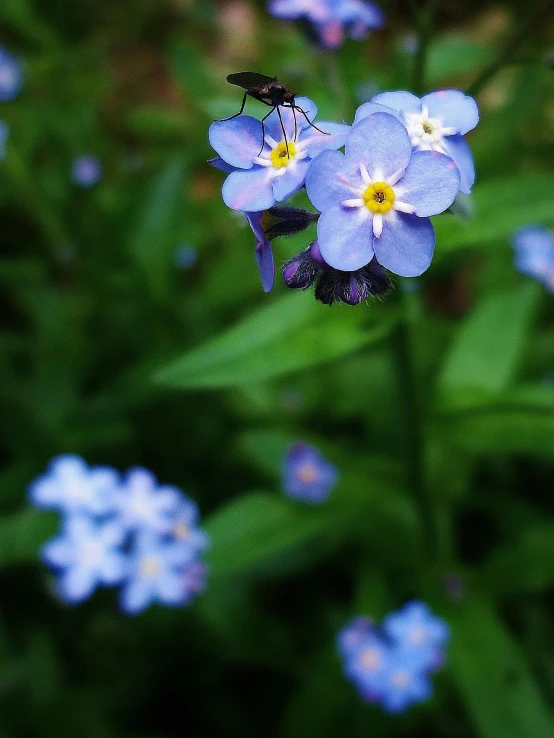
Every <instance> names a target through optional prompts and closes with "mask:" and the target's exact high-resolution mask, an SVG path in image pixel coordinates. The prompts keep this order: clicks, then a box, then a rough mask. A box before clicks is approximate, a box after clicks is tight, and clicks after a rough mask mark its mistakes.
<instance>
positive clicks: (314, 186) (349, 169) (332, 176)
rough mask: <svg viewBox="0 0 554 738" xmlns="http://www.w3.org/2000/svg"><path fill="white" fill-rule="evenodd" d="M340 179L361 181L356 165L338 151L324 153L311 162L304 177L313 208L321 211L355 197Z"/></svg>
mask: <svg viewBox="0 0 554 738" xmlns="http://www.w3.org/2000/svg"><path fill="white" fill-rule="evenodd" d="M341 177H344V178H345V179H347V180H349V181H355V182H359V181H361V179H360V170H359V166H358V163H357V162H352V161H349V160H348V159H347V158H346V157H345V156H344V154H341V153H340V152H339V151H324V152H323V153H321V154H319V155H318V156H317V157H316V158H315V159H314V160H313V161H312V162H311V164H310V168H309V169H308V174H307V175H306V190H307V192H308V197H309V198H310V200H311V202H312V205H313V206H314V207H316V208H317V209H318V210H322V211H323V210H327V208H330V207H333V206H335V205H338V204H339V203H340V202H342V201H343V200H348V199H351V198H353V197H356V193H354V192H353V191H352V190H351V189H350V188H349V187H348V186H347V184H345V182H343V181H342V179H341Z"/></svg>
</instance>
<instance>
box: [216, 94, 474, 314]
mask: <svg viewBox="0 0 554 738" xmlns="http://www.w3.org/2000/svg"><path fill="white" fill-rule="evenodd" d="M295 105H297V106H298V108H295V107H283V106H281V107H279V108H278V109H276V110H274V111H273V112H272V113H271V114H270V115H269V116H268V118H267V120H266V122H265V125H264V123H263V122H261V121H258V120H256V119H255V118H252V117H250V116H247V115H239V116H237V117H235V118H233V119H230V120H226V121H217V122H215V123H213V124H212V126H211V127H210V132H209V138H210V143H211V144H212V146H213V148H214V149H215V151H216V152H217V154H218V157H217V158H216V159H213V160H211V161H210V163H211V164H212V165H213V166H216V167H217V168H219V169H222V170H223V171H225V172H226V173H227V175H228V176H227V179H226V180H225V182H224V184H223V190H222V194H223V200H224V202H225V204H226V205H227V206H228V207H230V208H232V209H233V210H238V211H242V212H244V213H245V215H246V217H247V219H248V222H249V224H250V226H251V228H252V230H253V232H254V234H255V236H256V258H257V262H258V266H259V269H260V273H261V276H262V284H263V287H264V290H265V291H269V290H270V289H271V288H272V286H273V279H274V260H273V253H272V248H271V239H272V238H274V237H276V236H279V235H287V234H288V233H297V232H298V231H300V230H303V229H304V228H306V227H308V226H309V225H310V223H311V222H312V221H315V220H317V241H316V242H314V243H312V244H311V246H310V247H309V248H307V249H305V250H304V251H302V252H300V253H299V254H297V255H296V256H294V257H293V258H292V259H291V260H289V261H288V262H287V263H286V264H285V266H284V268H283V278H284V281H285V284H286V285H287V286H288V287H291V288H298V289H306V288H307V287H309V286H312V285H315V292H316V298H317V299H318V300H321V301H322V302H324V303H326V304H332V303H333V302H345V303H348V304H350V305H355V304H358V303H359V302H361V301H363V300H366V299H367V298H368V297H369V296H376V295H377V296H378V295H383V294H385V293H386V292H387V291H388V290H389V287H390V283H389V279H388V277H387V275H386V273H385V271H384V269H387V270H388V271H390V272H392V273H394V274H397V275H399V276H402V277H416V276H419V275H420V274H422V272H424V271H425V270H426V269H427V268H428V266H429V265H430V263H431V259H432V256H433V251H434V247H435V233H434V230H433V226H432V225H431V221H430V216H433V215H438V214H439V213H443V212H445V211H446V210H448V209H449V208H450V207H451V206H452V204H453V202H454V199H455V198H456V196H457V195H458V193H459V192H462V193H465V194H467V193H469V192H470V190H471V186H472V185H473V182H474V179H475V169H474V164H473V159H472V156H471V152H470V150H469V147H468V145H467V143H466V141H465V139H464V134H465V133H467V132H468V131H470V130H471V129H472V128H474V127H475V126H476V125H477V122H478V118H479V114H478V110H477V105H476V104H475V101H474V100H473V98H471V97H468V96H467V95H464V93H463V92H460V91H459V90H442V91H439V92H433V93H431V94H429V95H425V96H424V97H423V98H421V100H420V99H419V98H417V97H416V96H415V95H412V94H411V93H409V92H388V93H382V94H380V95H377V96H376V97H374V98H373V100H371V101H370V102H369V103H364V104H363V105H362V106H361V107H360V108H359V109H358V111H357V112H356V115H355V118H354V123H353V125H352V126H348V125H345V124H338V123H329V122H319V121H318V122H317V123H314V119H315V117H316V113H317V110H316V107H315V105H314V104H313V102H312V101H311V100H308V99H307V98H297V99H296V101H295ZM316 126H317V127H316ZM343 146H344V153H341V152H340V151H339V149H341V148H343ZM303 187H305V188H306V191H307V194H308V197H309V199H310V201H311V203H312V205H313V206H314V207H315V208H317V210H318V211H319V213H307V212H306V211H303V210H300V209H298V208H291V207H288V206H284V207H281V206H279V205H278V204H279V203H283V202H284V201H285V200H287V199H288V198H289V197H291V196H292V195H294V194H295V193H296V192H298V191H299V190H300V189H301V188H303ZM276 224H277V225H276Z"/></svg>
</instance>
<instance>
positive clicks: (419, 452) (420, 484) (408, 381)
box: [392, 295, 438, 558]
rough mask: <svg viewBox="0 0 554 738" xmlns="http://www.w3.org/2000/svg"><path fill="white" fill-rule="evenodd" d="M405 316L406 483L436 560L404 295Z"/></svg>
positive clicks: (397, 338)
mask: <svg viewBox="0 0 554 738" xmlns="http://www.w3.org/2000/svg"><path fill="white" fill-rule="evenodd" d="M397 299H400V300H401V301H402V302H403V303H404V304H403V305H402V307H403V315H402V317H401V318H400V320H399V321H398V324H397V326H396V328H395V331H394V334H393V337H392V340H393V349H394V353H395V358H396V366H397V373H398V390H399V398H400V404H401V409H402V413H403V441H404V453H405V460H406V482H407V486H408V489H409V491H410V493H412V494H413V495H414V499H415V502H416V505H417V508H418V513H419V518H420V521H421V528H422V535H423V543H424V548H425V551H426V553H427V555H428V556H429V557H430V558H433V557H434V556H435V554H436V551H437V544H438V540H437V539H438V537H437V531H436V523H435V518H434V515H433V507H432V504H431V499H430V497H429V492H428V489H427V485H426V482H425V470H424V462H423V459H424V440H423V423H422V418H421V411H420V407H419V402H418V399H417V384H416V373H415V367H414V363H413V356H412V346H411V340H410V327H409V322H408V319H407V305H406V299H405V296H404V295H400V296H399V298H397Z"/></svg>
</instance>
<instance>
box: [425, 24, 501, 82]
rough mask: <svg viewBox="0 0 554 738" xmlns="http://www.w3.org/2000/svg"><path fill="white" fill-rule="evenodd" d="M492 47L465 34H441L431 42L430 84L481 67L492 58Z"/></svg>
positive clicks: (428, 73)
mask: <svg viewBox="0 0 554 738" xmlns="http://www.w3.org/2000/svg"><path fill="white" fill-rule="evenodd" d="M492 53H493V52H492V49H491V48H490V46H487V45H485V44H483V43H477V42H476V41H471V40H470V39H468V38H466V37H464V36H455V35H447V36H441V37H440V38H438V39H437V40H436V41H434V42H433V43H432V44H431V47H430V49H429V60H428V63H427V67H428V68H427V76H428V78H429V82H430V84H435V83H437V82H440V81H442V80H444V79H450V78H452V77H459V76H460V75H461V74H467V73H468V72H473V71H477V70H479V69H481V68H482V67H483V66H484V65H485V64H487V63H488V62H489V61H490V59H491V58H492Z"/></svg>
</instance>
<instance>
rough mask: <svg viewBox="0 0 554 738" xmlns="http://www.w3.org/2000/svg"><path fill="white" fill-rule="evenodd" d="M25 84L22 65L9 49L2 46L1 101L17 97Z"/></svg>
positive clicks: (0, 65)
mask: <svg viewBox="0 0 554 738" xmlns="http://www.w3.org/2000/svg"><path fill="white" fill-rule="evenodd" d="M22 86H23V73H22V71H21V65H20V64H19V62H18V61H17V59H16V58H15V56H13V54H10V52H9V51H8V50H7V49H4V48H3V47H2V46H0V102H10V101H11V100H13V99H14V98H16V97H17V96H18V95H19V93H20V91H21V88H22Z"/></svg>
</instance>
